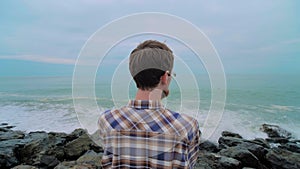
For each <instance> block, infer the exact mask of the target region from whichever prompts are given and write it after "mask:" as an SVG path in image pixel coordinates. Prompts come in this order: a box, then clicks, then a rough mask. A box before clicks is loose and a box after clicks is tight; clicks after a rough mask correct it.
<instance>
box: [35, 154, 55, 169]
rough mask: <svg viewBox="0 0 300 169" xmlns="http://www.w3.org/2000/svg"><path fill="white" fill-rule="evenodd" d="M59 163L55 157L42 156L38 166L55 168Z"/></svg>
mask: <svg viewBox="0 0 300 169" xmlns="http://www.w3.org/2000/svg"><path fill="white" fill-rule="evenodd" d="M58 163H59V161H58V160H57V158H56V157H55V156H50V155H42V156H41V159H40V162H39V166H41V167H46V168H53V167H55V166H56V165H57V164H58Z"/></svg>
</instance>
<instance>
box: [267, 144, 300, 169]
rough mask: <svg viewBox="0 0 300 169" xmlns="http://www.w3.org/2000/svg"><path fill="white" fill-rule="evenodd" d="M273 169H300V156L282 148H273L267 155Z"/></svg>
mask: <svg viewBox="0 0 300 169" xmlns="http://www.w3.org/2000/svg"><path fill="white" fill-rule="evenodd" d="M266 159H267V161H268V162H269V163H270V167H271V168H272V169H299V168H300V154H299V153H295V152H291V151H288V150H285V149H281V148H273V149H271V150H270V151H269V152H268V153H267V155H266Z"/></svg>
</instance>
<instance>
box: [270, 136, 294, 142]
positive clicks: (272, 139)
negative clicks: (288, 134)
mask: <svg viewBox="0 0 300 169" xmlns="http://www.w3.org/2000/svg"><path fill="white" fill-rule="evenodd" d="M266 141H268V142H269V143H287V142H289V139H287V138H280V137H273V138H266Z"/></svg>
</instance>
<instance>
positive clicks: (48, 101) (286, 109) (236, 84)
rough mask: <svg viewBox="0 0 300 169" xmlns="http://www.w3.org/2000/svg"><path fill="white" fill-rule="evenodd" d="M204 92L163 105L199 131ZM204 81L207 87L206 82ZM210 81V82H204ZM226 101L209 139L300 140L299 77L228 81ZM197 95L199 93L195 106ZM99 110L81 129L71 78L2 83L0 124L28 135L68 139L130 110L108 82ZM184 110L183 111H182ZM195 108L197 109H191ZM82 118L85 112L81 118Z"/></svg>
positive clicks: (174, 91) (205, 108)
mask: <svg viewBox="0 0 300 169" xmlns="http://www.w3.org/2000/svg"><path fill="white" fill-rule="evenodd" d="M200 76H201V75H199V80H198V82H199V84H207V85H200V86H201V87H197V88H190V89H189V90H190V91H191V97H190V98H189V94H185V96H186V97H185V98H184V104H186V103H189V104H186V105H184V104H183V105H182V100H180V98H182V97H181V96H182V93H181V92H182V90H180V87H179V86H178V84H177V85H176V83H174V85H171V86H170V95H169V97H167V98H166V99H164V100H163V103H164V104H165V106H166V107H167V108H170V109H172V110H175V111H180V112H179V113H185V114H191V115H192V116H193V115H195V114H197V120H198V121H199V125H200V129H201V130H203V131H205V130H204V128H203V127H204V123H205V120H206V118H207V117H208V113H212V115H214V114H213V113H215V112H210V111H209V109H210V105H211V89H210V87H211V86H210V85H209V81H208V82H205V83H202V82H203V81H205V78H201V77H200ZM202 80H203V81H202ZM206 81H207V79H206ZM226 84H227V85H226V100H225V106H224V110H223V112H218V113H219V114H218V115H220V113H221V115H222V116H221V117H220V120H219V121H216V122H215V126H216V127H215V129H214V130H213V133H212V134H211V136H210V137H209V138H208V139H210V140H212V141H217V139H218V138H219V137H220V135H221V132H222V131H224V130H228V131H232V132H237V133H239V134H240V135H242V136H243V137H244V138H247V139H253V138H258V137H260V138H265V137H266V134H265V133H263V132H262V131H260V126H261V125H262V124H264V123H268V124H274V125H279V126H281V127H282V128H284V129H286V130H288V131H290V132H291V133H292V134H293V136H294V137H295V138H300V89H299V88H300V78H299V76H298V75H276V74H272V75H237V74H233V75H226ZM135 92H136V88H135V85H134V83H131V84H130V85H129V92H128V96H127V97H126V98H128V99H133V98H134V94H135ZM193 93H199V100H195V99H194V96H193V97H192V95H193ZM94 100H96V103H97V105H98V109H97V110H92V109H91V110H86V111H85V116H86V117H87V118H88V119H89V122H88V123H83V122H82V121H81V119H80V118H79V117H80V116H79V115H78V113H79V112H77V110H76V109H75V107H74V98H73V95H72V76H63V77H60V76H49V77H48V76H36V77H28V76H26V77H0V123H8V124H9V125H12V126H15V128H14V129H16V130H22V131H26V132H31V131H48V132H49V131H54V132H66V133H70V132H72V131H73V130H74V129H76V128H88V129H89V131H91V132H93V131H92V130H93V129H95V128H97V117H99V116H100V114H101V112H104V111H105V110H108V109H113V108H117V107H119V106H121V105H122V104H126V102H127V100H122V102H120V103H122V104H116V103H115V102H116V100H114V98H113V97H112V88H111V84H110V82H97V81H96V82H95V98H94ZM179 105H180V106H179ZM193 105H197V106H193ZM81 113H82V112H81Z"/></svg>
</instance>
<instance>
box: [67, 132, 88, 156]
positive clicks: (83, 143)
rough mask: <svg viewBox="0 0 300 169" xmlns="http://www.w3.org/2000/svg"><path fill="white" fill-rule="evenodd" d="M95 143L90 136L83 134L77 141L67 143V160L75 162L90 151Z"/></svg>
mask: <svg viewBox="0 0 300 169" xmlns="http://www.w3.org/2000/svg"><path fill="white" fill-rule="evenodd" d="M92 144H93V141H92V140H91V139H90V138H89V136H88V134H86V133H85V134H83V135H81V136H80V137H78V138H77V139H75V140H73V141H71V142H69V143H67V144H66V145H65V147H64V152H65V155H66V158H67V159H71V160H75V159H77V158H78V157H80V156H81V155H83V154H84V153H85V152H86V151H88V150H89V149H90V146H91V145H92Z"/></svg>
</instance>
